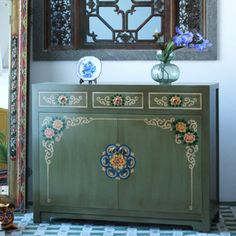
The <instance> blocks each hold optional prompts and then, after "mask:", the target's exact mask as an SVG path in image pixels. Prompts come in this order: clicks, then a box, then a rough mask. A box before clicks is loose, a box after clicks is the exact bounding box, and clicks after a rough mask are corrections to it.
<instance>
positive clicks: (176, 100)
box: [170, 95, 182, 106]
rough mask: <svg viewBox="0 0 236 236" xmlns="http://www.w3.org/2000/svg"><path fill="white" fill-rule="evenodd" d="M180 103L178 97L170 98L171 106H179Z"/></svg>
mask: <svg viewBox="0 0 236 236" xmlns="http://www.w3.org/2000/svg"><path fill="white" fill-rule="evenodd" d="M181 103H182V100H181V98H180V97H179V96H176V95H175V96H172V97H171V98H170V105H171V106H180V105H181Z"/></svg>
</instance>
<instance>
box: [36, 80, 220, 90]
mask: <svg viewBox="0 0 236 236" xmlns="http://www.w3.org/2000/svg"><path fill="white" fill-rule="evenodd" d="M32 86H33V87H35V86H36V87H37V86H78V87H83V88H89V87H104V86H106V87H143V88H152V89H162V88H165V89H166V88H173V87H178V88H180V87H212V86H214V87H215V86H217V87H218V86H219V84H218V83H174V84H171V85H159V84H121V83H107V84H106V83H104V84H78V83H75V84H73V83H65V82H63V83H58V82H57V83H53V82H48V83H35V84H32Z"/></svg>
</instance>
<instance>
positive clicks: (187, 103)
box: [149, 92, 202, 110]
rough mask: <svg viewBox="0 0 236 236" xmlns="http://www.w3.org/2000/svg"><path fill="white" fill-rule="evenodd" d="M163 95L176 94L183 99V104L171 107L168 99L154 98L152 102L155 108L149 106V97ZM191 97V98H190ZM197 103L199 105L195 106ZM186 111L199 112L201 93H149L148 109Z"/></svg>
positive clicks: (164, 97)
mask: <svg viewBox="0 0 236 236" xmlns="http://www.w3.org/2000/svg"><path fill="white" fill-rule="evenodd" d="M161 94H165V95H168V96H171V95H173V94H178V95H180V96H182V97H183V102H182V105H181V106H180V107H172V106H170V104H169V97H168V96H164V95H163V96H162V97H154V98H152V99H153V101H154V102H155V103H156V105H157V106H152V105H151V96H155V95H161ZM191 96H192V97H191ZM198 102H199V105H198V106H196V104H197V103H198ZM163 108H164V109H188V110H201V109H202V94H201V93H177V92H173V93H149V109H163Z"/></svg>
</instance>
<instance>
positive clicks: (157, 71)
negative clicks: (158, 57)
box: [151, 61, 180, 85]
mask: <svg viewBox="0 0 236 236" xmlns="http://www.w3.org/2000/svg"><path fill="white" fill-rule="evenodd" d="M151 75H152V79H153V80H155V81H157V82H158V83H160V85H167V84H171V83H173V82H174V81H176V80H178V79H179V76H180V70H179V67H178V66H177V65H175V64H172V63H170V62H169V61H168V62H166V63H164V62H160V63H159V64H156V65H154V66H153V67H152V70H151Z"/></svg>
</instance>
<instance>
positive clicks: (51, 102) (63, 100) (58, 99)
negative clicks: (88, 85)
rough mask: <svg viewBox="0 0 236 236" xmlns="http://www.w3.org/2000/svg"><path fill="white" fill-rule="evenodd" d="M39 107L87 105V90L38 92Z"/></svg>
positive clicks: (76, 106) (83, 106) (82, 106)
mask: <svg viewBox="0 0 236 236" xmlns="http://www.w3.org/2000/svg"><path fill="white" fill-rule="evenodd" d="M39 107H70V108H71V107H75V108H87V107H88V94H87V92H63V91H50V92H44V91H40V92H39Z"/></svg>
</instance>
